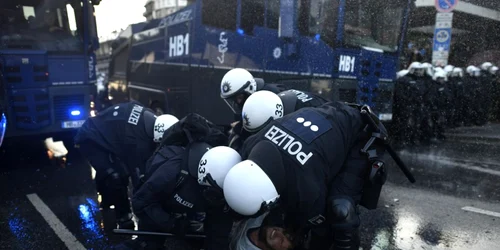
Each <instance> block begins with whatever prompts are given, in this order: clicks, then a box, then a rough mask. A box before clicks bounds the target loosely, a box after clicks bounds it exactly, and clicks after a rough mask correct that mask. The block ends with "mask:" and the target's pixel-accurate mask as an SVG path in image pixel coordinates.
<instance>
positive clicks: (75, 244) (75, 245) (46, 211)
mask: <svg viewBox="0 0 500 250" xmlns="http://www.w3.org/2000/svg"><path fill="white" fill-rule="evenodd" d="M26 196H27V197H28V200H29V201H30V202H31V203H32V204H33V206H35V208H36V210H37V211H38V212H39V213H40V214H41V215H42V216H43V218H44V219H45V221H47V223H48V224H49V226H50V227H51V228H52V230H54V232H55V233H56V234H57V236H59V238H60V239H61V240H62V241H63V242H64V244H65V245H66V247H67V248H68V249H72V250H73V249H77V250H85V249H86V248H85V247H84V246H83V245H82V244H81V243H80V242H79V241H78V240H77V239H76V238H75V236H74V235H73V234H72V233H71V232H70V231H69V230H68V228H66V226H64V224H63V223H62V222H61V221H60V220H59V219H58V218H57V216H56V215H55V214H54V213H53V212H52V211H51V210H50V208H49V207H48V206H47V205H46V204H45V203H44V202H43V201H42V199H40V197H38V195H37V194H28V195H26Z"/></svg>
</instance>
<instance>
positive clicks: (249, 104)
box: [242, 90, 285, 132]
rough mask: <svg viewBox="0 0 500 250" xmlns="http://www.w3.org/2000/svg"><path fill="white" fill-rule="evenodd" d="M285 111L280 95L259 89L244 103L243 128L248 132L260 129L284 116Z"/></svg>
mask: <svg viewBox="0 0 500 250" xmlns="http://www.w3.org/2000/svg"><path fill="white" fill-rule="evenodd" d="M284 112H285V110H284V107H283V102H282V101H281V98H280V97H279V96H278V95H276V94H275V93H273V92H271V91H267V90H261V91H257V92H255V94H253V95H251V96H250V97H248V99H247V100H246V101H245V105H243V112H242V118H243V128H245V130H247V131H248V132H256V131H259V130H260V129H261V128H262V127H264V126H266V125H267V124H268V123H269V122H270V121H272V120H275V119H278V118H281V117H283V113H284Z"/></svg>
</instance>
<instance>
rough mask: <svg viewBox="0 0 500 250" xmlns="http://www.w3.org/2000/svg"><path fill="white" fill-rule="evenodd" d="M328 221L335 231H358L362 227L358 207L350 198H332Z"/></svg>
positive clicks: (329, 205) (329, 204) (329, 202)
mask: <svg viewBox="0 0 500 250" xmlns="http://www.w3.org/2000/svg"><path fill="white" fill-rule="evenodd" d="M328 219H329V221H330V225H331V226H332V229H333V230H346V229H356V228H358V227H359V225H360V219H359V214H358V211H357V208H356V205H355V203H354V201H353V200H352V199H351V198H350V197H332V198H330V199H329V201H328Z"/></svg>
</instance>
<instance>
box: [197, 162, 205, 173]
mask: <svg viewBox="0 0 500 250" xmlns="http://www.w3.org/2000/svg"><path fill="white" fill-rule="evenodd" d="M205 165H207V159H204V160H202V161H200V167H199V168H198V172H199V173H200V174H204V173H205V167H203V166H205Z"/></svg>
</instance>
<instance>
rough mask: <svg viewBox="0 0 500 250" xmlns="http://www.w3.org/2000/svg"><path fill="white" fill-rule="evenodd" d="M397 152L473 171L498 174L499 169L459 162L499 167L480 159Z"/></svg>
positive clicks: (499, 174)
mask: <svg viewBox="0 0 500 250" xmlns="http://www.w3.org/2000/svg"><path fill="white" fill-rule="evenodd" d="M399 153H400V154H401V155H408V156H414V157H417V158H418V159H419V160H429V161H434V162H437V163H440V164H443V165H447V166H453V167H460V168H465V169H469V170H474V171H478V172H482V173H487V174H491V175H496V176H500V171H498V170H493V169H489V168H483V167H478V166H470V165H468V164H464V163H460V161H461V162H465V163H471V164H473V163H476V164H483V165H491V166H495V167H500V166H499V165H498V164H493V163H488V162H481V161H469V160H462V159H455V158H449V157H443V156H437V155H432V154H418V153H410V152H408V151H400V152H399Z"/></svg>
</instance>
